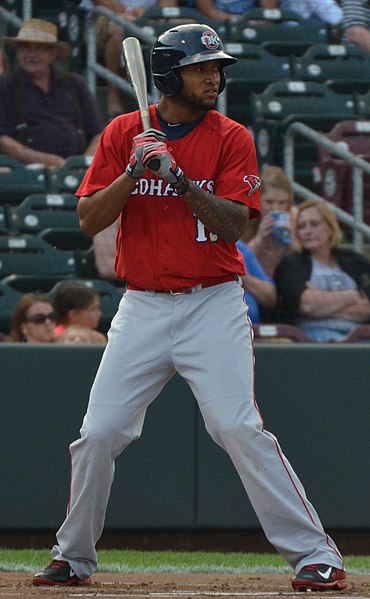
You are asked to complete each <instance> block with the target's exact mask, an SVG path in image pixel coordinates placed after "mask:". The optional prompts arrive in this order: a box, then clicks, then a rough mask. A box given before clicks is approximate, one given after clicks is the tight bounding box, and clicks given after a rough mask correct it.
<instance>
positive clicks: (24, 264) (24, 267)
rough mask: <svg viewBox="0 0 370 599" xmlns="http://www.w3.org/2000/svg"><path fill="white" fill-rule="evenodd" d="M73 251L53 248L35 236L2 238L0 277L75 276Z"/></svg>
mask: <svg viewBox="0 0 370 599" xmlns="http://www.w3.org/2000/svg"><path fill="white" fill-rule="evenodd" d="M75 272H76V271H75V257H74V253H73V252H72V251H61V250H56V249H54V248H53V247H52V246H51V245H50V244H49V243H47V242H46V241H44V240H43V239H40V238H38V237H37V236H36V235H14V236H10V235H0V278H1V279H3V278H5V277H7V276H8V275H11V274H28V275H29V274H34V275H49V274H58V275H63V276H64V275H73V274H75Z"/></svg>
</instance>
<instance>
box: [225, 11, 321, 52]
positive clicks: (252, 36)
mask: <svg viewBox="0 0 370 599" xmlns="http://www.w3.org/2000/svg"><path fill="white" fill-rule="evenodd" d="M258 21H260V22H261V23H260V24H259V23H258ZM227 39H228V41H232V42H248V43H251V44H259V45H263V46H264V47H265V48H266V49H268V50H269V51H270V52H272V53H273V54H279V55H280V56H289V55H290V54H297V55H301V54H303V53H304V52H305V50H307V49H308V48H309V47H310V46H312V45H313V44H320V43H324V44H325V43H328V42H329V29H328V27H327V26H326V25H325V23H323V22H322V21H319V20H315V19H304V18H303V17H301V16H300V15H298V14H297V13H295V12H292V11H284V10H280V9H262V8H252V9H251V10H247V11H246V12H245V13H244V14H243V16H242V17H241V18H240V19H238V20H237V21H235V22H231V21H230V22H229V28H228V32H227Z"/></svg>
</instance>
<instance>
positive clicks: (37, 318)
mask: <svg viewBox="0 0 370 599" xmlns="http://www.w3.org/2000/svg"><path fill="white" fill-rule="evenodd" d="M47 320H50V321H51V322H56V321H57V315H56V313H55V312H49V314H41V312H40V313H39V314H32V316H29V317H28V318H26V320H25V322H32V323H33V324H44V322H46V321H47Z"/></svg>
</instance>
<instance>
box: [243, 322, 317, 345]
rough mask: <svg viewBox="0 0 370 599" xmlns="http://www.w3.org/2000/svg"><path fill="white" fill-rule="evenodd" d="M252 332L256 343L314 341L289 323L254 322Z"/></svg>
mask: <svg viewBox="0 0 370 599" xmlns="http://www.w3.org/2000/svg"><path fill="white" fill-rule="evenodd" d="M253 333H254V340H255V342H257V343H316V341H314V340H312V339H310V338H309V337H306V335H305V334H304V333H303V332H302V331H301V330H300V329H299V328H298V327H295V326H293V325H290V324H254V325H253Z"/></svg>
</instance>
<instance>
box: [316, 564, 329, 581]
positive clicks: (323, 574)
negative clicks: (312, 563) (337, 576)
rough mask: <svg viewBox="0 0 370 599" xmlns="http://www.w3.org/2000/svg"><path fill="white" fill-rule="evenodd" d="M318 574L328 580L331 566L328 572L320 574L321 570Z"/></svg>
mask: <svg viewBox="0 0 370 599" xmlns="http://www.w3.org/2000/svg"><path fill="white" fill-rule="evenodd" d="M318 573H319V574H320V576H322V577H323V578H325V580H327V579H328V578H329V576H330V574H331V566H330V567H329V568H328V569H327V570H326V572H320V570H318Z"/></svg>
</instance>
